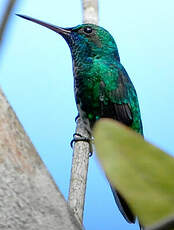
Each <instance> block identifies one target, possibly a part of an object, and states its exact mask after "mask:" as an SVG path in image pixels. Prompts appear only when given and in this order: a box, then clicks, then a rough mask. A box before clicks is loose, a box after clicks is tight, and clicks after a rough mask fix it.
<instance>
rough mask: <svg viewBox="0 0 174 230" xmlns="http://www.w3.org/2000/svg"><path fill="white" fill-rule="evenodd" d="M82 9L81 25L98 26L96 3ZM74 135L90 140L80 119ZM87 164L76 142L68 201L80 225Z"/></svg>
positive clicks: (85, 2) (85, 149) (84, 146)
mask: <svg viewBox="0 0 174 230" xmlns="http://www.w3.org/2000/svg"><path fill="white" fill-rule="evenodd" d="M82 8H83V23H93V24H98V1H97V0H82ZM76 133H79V134H81V135H82V136H85V137H87V138H90V137H89V134H88V132H87V131H86V130H85V128H84V125H83V121H82V120H81V119H80V118H79V119H78V120H77V127H76ZM88 162H89V144H88V143H87V142H83V141H79V142H76V143H75V144H74V151H73V160H72V168H71V181H70V189H69V197H68V201H69V205H70V207H71V208H72V210H73V212H74V215H75V217H76V218H77V220H78V221H79V222H80V223H81V224H82V223H83V210H84V203H85V193H86V182H87V173H88Z"/></svg>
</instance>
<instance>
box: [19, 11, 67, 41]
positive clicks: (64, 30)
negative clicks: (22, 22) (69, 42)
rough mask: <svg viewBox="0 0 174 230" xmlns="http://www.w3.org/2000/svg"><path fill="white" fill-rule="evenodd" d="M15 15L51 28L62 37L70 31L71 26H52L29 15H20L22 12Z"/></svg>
mask: <svg viewBox="0 0 174 230" xmlns="http://www.w3.org/2000/svg"><path fill="white" fill-rule="evenodd" d="M16 15H17V16H19V17H21V18H24V19H26V20H29V21H32V22H35V23H37V24H39V25H41V26H44V27H46V28H48V29H50V30H53V31H55V32H56V33H58V34H60V35H62V36H63V37H64V36H68V35H70V33H71V28H62V27H58V26H54V25H51V24H49V23H46V22H43V21H41V20H38V19H35V18H32V17H29V16H25V15H22V14H16Z"/></svg>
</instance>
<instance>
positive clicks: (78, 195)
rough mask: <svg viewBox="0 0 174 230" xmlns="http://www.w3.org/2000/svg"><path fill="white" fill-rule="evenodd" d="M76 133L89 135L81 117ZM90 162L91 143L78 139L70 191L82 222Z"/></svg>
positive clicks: (71, 202) (74, 208)
mask: <svg viewBox="0 0 174 230" xmlns="http://www.w3.org/2000/svg"><path fill="white" fill-rule="evenodd" d="M76 133H80V134H81V135H82V136H85V137H89V135H88V132H87V131H86V130H85V129H84V127H83V122H82V120H81V119H78V120H77V128H76ZM88 162H89V144H88V143H87V142H82V141H78V142H76V143H75V144H74V151H73V160H72V168H71V182H70V191H69V198H68V200H69V206H70V207H71V208H72V209H73V212H74V215H75V217H76V218H77V220H78V221H79V222H80V223H82V221H83V210H84V203H85V192H86V181H87V173H88Z"/></svg>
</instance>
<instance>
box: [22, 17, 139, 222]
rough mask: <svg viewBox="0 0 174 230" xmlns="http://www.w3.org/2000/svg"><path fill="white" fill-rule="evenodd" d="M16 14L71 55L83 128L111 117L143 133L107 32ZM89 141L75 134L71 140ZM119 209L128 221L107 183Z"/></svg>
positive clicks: (124, 208)
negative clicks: (44, 30)
mask: <svg viewBox="0 0 174 230" xmlns="http://www.w3.org/2000/svg"><path fill="white" fill-rule="evenodd" d="M18 16H20V17H22V18H24V19H27V20H30V21H32V22H35V23H37V24H40V25H42V26H44V27H47V28H49V29H51V30H53V31H55V32H57V33H58V34H60V35H61V36H62V37H63V38H64V39H65V40H66V42H67V44H68V45H69V48H70V50H71V54H72V62H73V74H74V90H75V99H76V104H77V109H78V113H79V116H80V118H81V119H82V120H83V123H84V125H85V128H86V129H87V131H88V132H89V134H91V130H92V128H93V126H94V124H95V122H96V121H97V120H99V119H100V118H112V119H114V120H117V121H120V122H121V123H123V124H125V125H126V126H129V127H130V128H132V129H133V130H135V131H136V132H137V133H140V134H141V135H143V128H142V122H141V116H140V109H139V104H138V99H137V94H136V91H135V88H134V86H133V84H132V82H131V80H130V78H129V76H128V74H127V72H126V70H125V69H124V67H123V66H122V64H121V63H120V57H119V53H118V49H117V45H116V43H115V41H114V39H113V37H112V36H111V34H110V33H109V32H108V31H107V30H105V29H104V28H102V27H99V26H97V25H94V24H82V25H78V26H76V27H71V28H61V27H57V26H54V25H51V24H48V23H45V22H43V21H40V20H37V19H34V18H31V17H28V16H24V15H19V14H18ZM79 140H84V141H89V140H87V139H86V138H85V137H82V136H81V135H80V134H78V137H77V136H76V137H75V139H74V141H79ZM111 188H112V192H113V195H114V198H115V201H116V203H117V205H118V208H119V210H120V211H121V213H122V214H123V216H124V217H125V219H126V220H127V221H128V222H129V223H135V216H134V214H133V213H132V211H131V209H130V208H129V206H128V204H127V202H126V201H125V200H124V198H123V197H122V196H121V194H120V193H119V191H118V190H116V188H114V187H113V186H112V185H111Z"/></svg>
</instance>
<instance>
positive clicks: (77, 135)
mask: <svg viewBox="0 0 174 230" xmlns="http://www.w3.org/2000/svg"><path fill="white" fill-rule="evenodd" d="M78 141H85V142H87V143H88V144H89V157H91V156H92V153H93V148H92V139H91V138H88V137H84V136H82V135H81V134H80V133H74V134H73V139H72V141H71V142H70V145H71V148H73V144H74V142H78Z"/></svg>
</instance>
